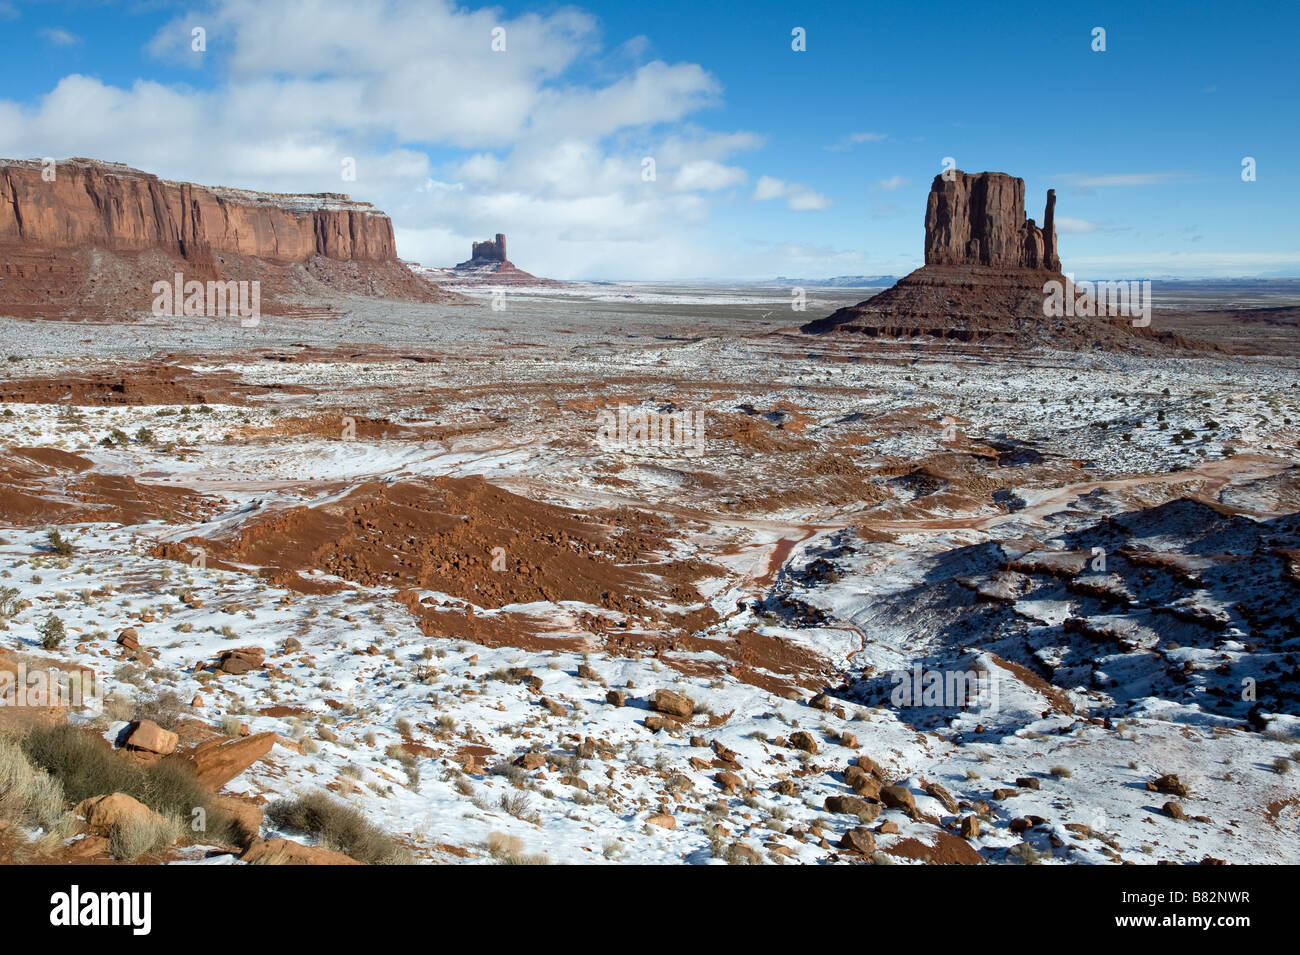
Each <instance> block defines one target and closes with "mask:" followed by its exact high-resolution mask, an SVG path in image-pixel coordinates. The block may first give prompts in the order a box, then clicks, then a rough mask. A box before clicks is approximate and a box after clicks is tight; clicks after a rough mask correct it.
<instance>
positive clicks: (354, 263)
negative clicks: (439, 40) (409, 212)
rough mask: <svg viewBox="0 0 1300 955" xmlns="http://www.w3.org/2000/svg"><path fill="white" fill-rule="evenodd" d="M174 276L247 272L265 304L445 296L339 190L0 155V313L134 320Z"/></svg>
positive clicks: (373, 213) (370, 213) (378, 215)
mask: <svg viewBox="0 0 1300 955" xmlns="http://www.w3.org/2000/svg"><path fill="white" fill-rule="evenodd" d="M176 273H181V274H182V275H183V276H184V278H185V280H186V281H188V280H198V281H202V282H209V281H228V280H249V281H252V280H257V281H259V282H260V283H261V284H262V286H263V288H262V290H261V305H262V309H263V311H266V312H267V313H268V314H277V313H278V314H290V313H292V312H293V311H294V309H292V308H287V307H285V303H286V300H288V299H290V298H304V297H307V298H309V297H311V296H312V295H313V294H315V293H320V292H323V291H339V292H347V293H352V294H363V295H384V296H393V297H399V298H409V299H416V300H421V301H432V300H437V299H438V298H441V297H445V296H443V295H440V294H439V292H438V290H437V289H436V288H434V287H431V286H430V284H429V283H428V282H427V281H423V280H421V279H419V278H417V277H416V276H415V275H414V274H413V273H412V272H411V271H410V270H409V269H408V268H407V267H406V266H405V265H404V264H403V263H402V262H400V261H399V260H398V258H397V248H396V243H395V241H394V237H393V224H392V222H391V220H390V219H389V218H388V216H386V215H384V214H383V213H382V212H380V211H378V210H377V209H375V208H374V207H373V206H371V205H370V204H369V203H365V202H357V201H354V200H352V199H351V198H349V197H348V196H346V195H343V194H339V193H314V194H303V195H289V194H279V193H265V192H251V191H248V190H243V189H228V188H224V187H219V186H200V185H196V184H194V183H189V182H171V181H168V180H165V179H159V178H158V177H157V176H154V175H151V174H150V173H147V172H142V171H140V170H139V169H133V168H131V167H130V166H125V165H122V164H121V163H106V162H98V161H95V160H90V159H69V160H67V161H65V162H60V163H57V164H54V165H52V166H49V167H46V166H44V165H43V164H42V163H41V162H38V161H36V160H0V315H11V316H17V317H51V318H104V317H117V318H125V317H134V316H136V315H139V314H140V313H143V312H148V311H149V310H150V308H151V304H152V302H153V295H152V293H151V291H150V290H151V287H152V285H153V283H154V282H157V281H170V280H171V279H172V278H173V276H174V275H175V274H176ZM299 310H301V309H299Z"/></svg>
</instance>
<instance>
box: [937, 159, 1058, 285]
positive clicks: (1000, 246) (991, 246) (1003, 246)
mask: <svg viewBox="0 0 1300 955" xmlns="http://www.w3.org/2000/svg"><path fill="white" fill-rule="evenodd" d="M1055 209H1056V190H1054V189H1049V190H1048V191H1047V208H1046V210H1045V212H1044V215H1043V226H1042V228H1039V227H1038V225H1036V224H1035V223H1034V220H1033V219H1026V218H1025V181H1024V180H1023V179H1018V178H1016V177H1015V176H1008V175H1007V174H1006V173H1003V172H980V173H973V174H968V173H964V172H960V171H957V172H955V175H954V177H953V178H952V179H951V180H948V179H944V178H943V176H942V175H939V176H935V177H934V182H933V183H932V184H931V186H930V198H929V201H928V202H927V204H926V209H925V264H926V265H982V266H988V267H990V268H1000V269H1050V270H1052V271H1054V272H1059V271H1060V269H1061V260H1060V257H1059V256H1058V255H1057V252H1056V228H1055V218H1056V213H1055Z"/></svg>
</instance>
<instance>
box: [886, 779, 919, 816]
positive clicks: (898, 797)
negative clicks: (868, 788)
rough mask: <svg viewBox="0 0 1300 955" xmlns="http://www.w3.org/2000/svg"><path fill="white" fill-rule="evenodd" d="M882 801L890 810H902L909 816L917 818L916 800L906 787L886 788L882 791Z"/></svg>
mask: <svg viewBox="0 0 1300 955" xmlns="http://www.w3.org/2000/svg"><path fill="white" fill-rule="evenodd" d="M880 801H881V802H883V803H884V804H885V805H886V806H888V807H889V808H890V809H901V810H903V812H905V813H907V814H908V815H909V816H912V817H915V816H916V799H915V798H913V796H912V792H911V790H909V789H908V788H907V787H906V786H898V785H894V786H886V787H884V788H883V789H881V790H880Z"/></svg>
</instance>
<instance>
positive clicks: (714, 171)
mask: <svg viewBox="0 0 1300 955" xmlns="http://www.w3.org/2000/svg"><path fill="white" fill-rule="evenodd" d="M748 178H749V175H748V173H746V172H745V170H743V169H741V168H740V167H739V166H725V165H723V164H722V163H720V162H715V161H714V160H712V159H696V160H693V161H692V162H688V163H685V164H684V165H683V166H682V167H681V168H680V169H678V170H677V178H676V181H675V182H674V185H675V186H676V187H677V188H678V189H703V190H707V191H716V190H718V189H728V188H730V187H731V186H740V185H744V183H745V180H746V179H748Z"/></svg>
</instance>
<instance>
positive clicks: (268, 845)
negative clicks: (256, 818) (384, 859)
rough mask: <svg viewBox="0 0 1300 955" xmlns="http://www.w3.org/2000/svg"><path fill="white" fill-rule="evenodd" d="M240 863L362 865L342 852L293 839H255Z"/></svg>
mask: <svg viewBox="0 0 1300 955" xmlns="http://www.w3.org/2000/svg"><path fill="white" fill-rule="evenodd" d="M239 861H241V862H247V863H249V864H250V865H361V863H360V862H358V861H357V860H356V859H353V858H351V857H350V856H345V855H344V854H343V853H341V852H332V851H331V850H329V849H322V848H320V847H319V846H304V845H303V844H302V843H300V842H294V841H293V840H292V839H254V840H253V842H252V844H251V845H249V847H248V848H247V849H245V850H244V853H243V855H241V856H240V857H239Z"/></svg>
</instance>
